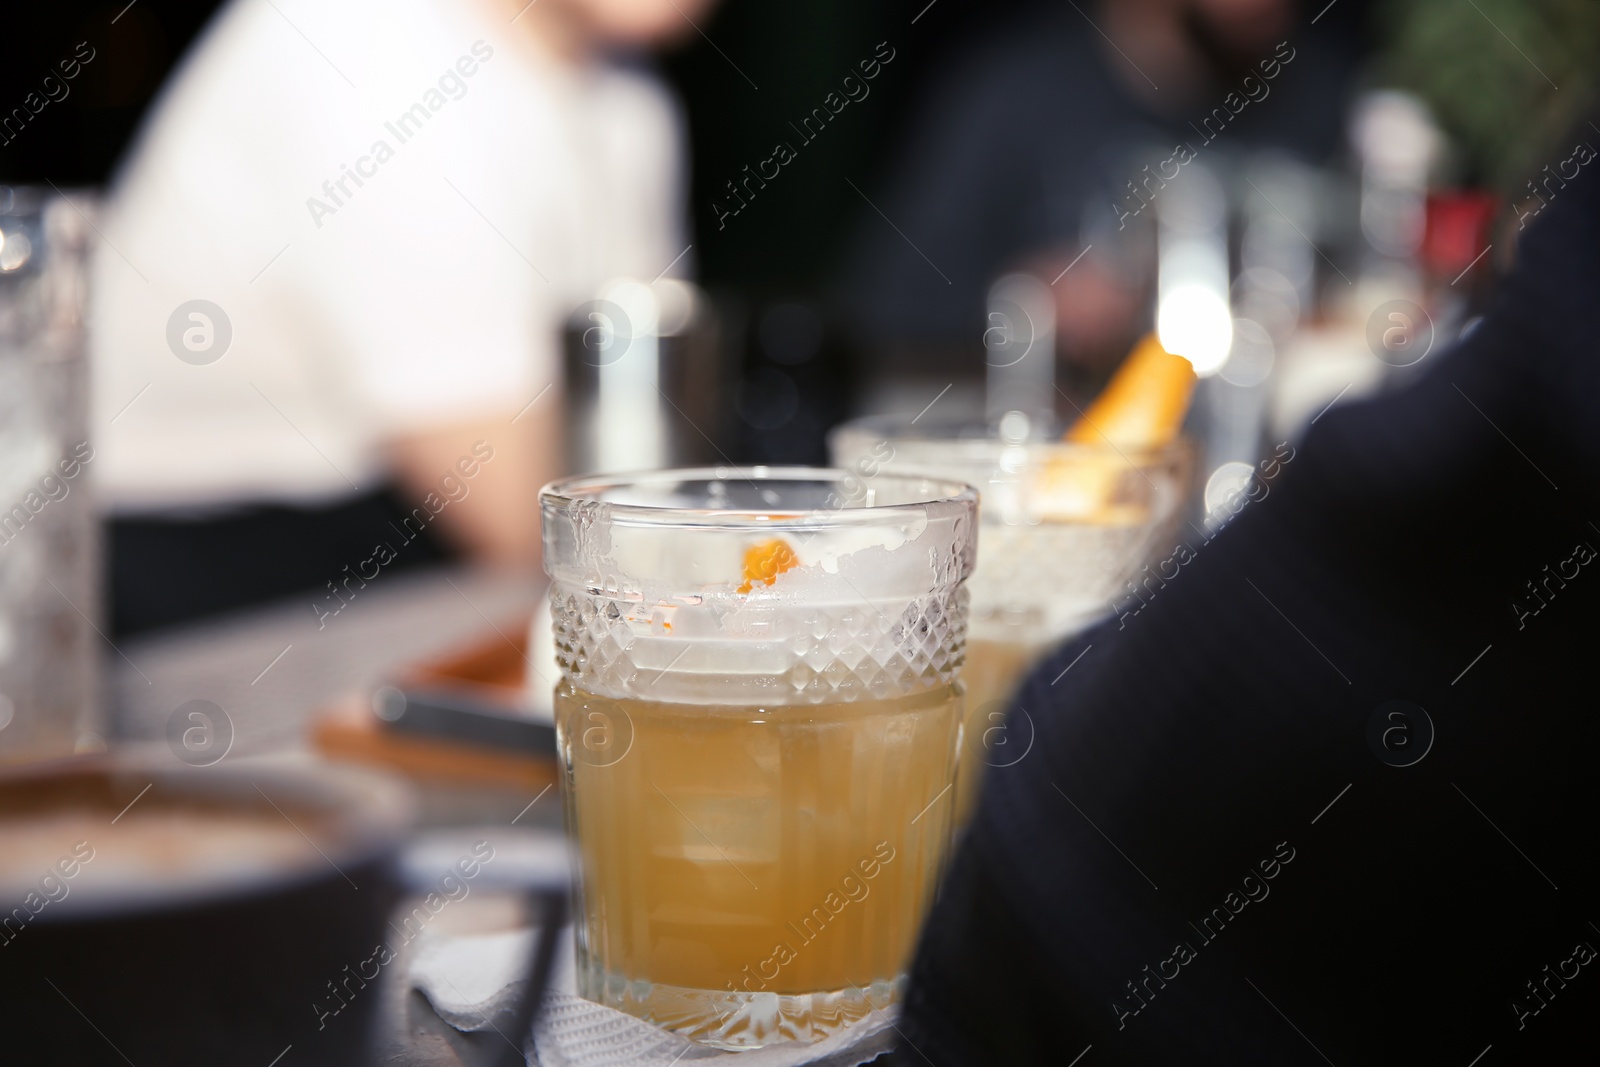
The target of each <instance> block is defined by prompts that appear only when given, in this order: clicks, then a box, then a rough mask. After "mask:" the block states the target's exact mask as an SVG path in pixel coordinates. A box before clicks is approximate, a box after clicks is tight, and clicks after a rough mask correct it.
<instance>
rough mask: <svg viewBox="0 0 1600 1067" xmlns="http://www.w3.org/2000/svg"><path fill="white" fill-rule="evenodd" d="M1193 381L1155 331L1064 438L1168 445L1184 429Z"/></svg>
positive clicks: (1127, 444)
mask: <svg viewBox="0 0 1600 1067" xmlns="http://www.w3.org/2000/svg"><path fill="white" fill-rule="evenodd" d="M1194 383H1195V373H1194V367H1193V366H1191V365H1190V363H1189V361H1188V360H1187V359H1184V358H1183V357H1182V356H1175V355H1173V354H1172V353H1171V352H1168V351H1167V350H1166V349H1165V348H1163V347H1161V342H1160V341H1158V340H1157V339H1156V335H1155V334H1153V333H1152V334H1150V335H1149V336H1147V337H1145V338H1144V340H1142V341H1140V342H1139V343H1138V344H1137V345H1135V346H1134V349H1133V351H1132V352H1130V353H1129V354H1128V358H1127V359H1125V360H1123V361H1122V366H1121V367H1119V368H1118V369H1117V373H1116V374H1114V375H1112V377H1111V381H1110V382H1109V383H1107V384H1106V387H1105V389H1104V390H1103V391H1102V392H1101V394H1100V396H1099V397H1098V398H1097V399H1096V400H1095V402H1094V403H1093V404H1090V405H1089V410H1088V411H1086V412H1085V413H1084V415H1083V417H1082V418H1081V419H1079V420H1078V421H1077V422H1076V423H1074V424H1073V426H1072V428H1071V429H1069V430H1068V431H1067V434H1066V440H1068V441H1070V442H1074V443H1077V444H1090V445H1093V444H1111V445H1114V446H1116V447H1119V448H1156V447H1159V446H1161V445H1165V444H1168V443H1170V442H1171V441H1172V439H1173V438H1175V437H1177V436H1178V429H1179V427H1181V426H1182V425H1183V416H1184V414H1185V413H1186V412H1187V411H1188V410H1189V397H1190V395H1191V394H1192V393H1193V392H1194Z"/></svg>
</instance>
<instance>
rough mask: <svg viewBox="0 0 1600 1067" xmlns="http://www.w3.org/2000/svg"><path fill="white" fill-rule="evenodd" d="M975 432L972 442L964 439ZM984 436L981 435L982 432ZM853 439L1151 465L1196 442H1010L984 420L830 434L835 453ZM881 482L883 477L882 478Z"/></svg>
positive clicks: (908, 423)
mask: <svg viewBox="0 0 1600 1067" xmlns="http://www.w3.org/2000/svg"><path fill="white" fill-rule="evenodd" d="M966 431H973V432H972V434H971V435H970V436H962V434H963V433H965V432H966ZM980 431H981V432H980ZM848 434H860V435H869V436H871V437H873V438H874V439H877V440H882V441H887V442H889V443H890V444H894V445H905V446H907V447H908V448H920V447H927V448H938V449H946V450H949V449H961V450H965V451H969V452H972V453H979V452H986V451H994V452H999V451H1000V450H1002V449H1009V448H1020V449H1022V450H1023V451H1024V452H1026V453H1028V454H1029V455H1030V456H1039V457H1044V456H1060V457H1068V456H1087V455H1096V454H1106V455H1110V454H1115V455H1119V456H1122V457H1123V458H1124V459H1131V458H1134V457H1137V458H1138V459H1141V460H1145V461H1147V462H1151V463H1160V462H1163V461H1165V460H1176V459H1179V458H1182V457H1183V456H1185V455H1187V454H1188V453H1189V452H1190V451H1191V450H1192V449H1193V448H1194V442H1193V440H1192V439H1191V438H1190V437H1188V436H1187V435H1185V434H1183V433H1179V434H1177V435H1176V436H1174V437H1173V438H1172V440H1170V441H1168V442H1166V443H1165V444H1159V445H1119V444H1116V443H1114V442H1111V441H1067V440H1064V439H1063V438H1061V437H1045V438H1028V439H1026V440H1022V441H1007V440H1004V439H1003V438H1001V437H1000V436H999V435H998V434H997V433H996V432H995V429H994V427H993V426H992V425H991V424H989V423H987V422H985V421H984V420H982V419H972V418H968V419H959V418H944V419H932V420H928V421H925V422H922V421H916V422H915V425H914V420H911V419H908V418H907V417H906V416H904V415H898V414H889V415H883V414H880V415H865V416H862V417H860V418H855V419H850V420H849V421H847V422H842V423H839V424H838V425H836V426H834V427H833V428H832V429H830V430H829V431H828V433H827V440H828V446H829V450H830V451H834V450H836V448H837V442H838V440H839V439H840V438H841V437H842V436H844V435H848ZM880 476H881V475H880Z"/></svg>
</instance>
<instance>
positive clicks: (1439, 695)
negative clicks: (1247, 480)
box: [901, 174, 1600, 1067]
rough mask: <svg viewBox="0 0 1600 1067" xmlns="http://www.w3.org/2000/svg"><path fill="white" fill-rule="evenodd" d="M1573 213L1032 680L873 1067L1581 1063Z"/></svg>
mask: <svg viewBox="0 0 1600 1067" xmlns="http://www.w3.org/2000/svg"><path fill="white" fill-rule="evenodd" d="M1597 191H1600V182H1597V181H1596V180H1595V179H1594V176H1593V175H1591V174H1585V175H1583V176H1581V177H1580V179H1578V180H1577V181H1574V182H1572V183H1570V184H1569V187H1568V189H1567V190H1565V191H1564V192H1563V194H1562V197H1561V199H1560V200H1558V201H1556V202H1555V203H1553V204H1552V205H1551V206H1550V207H1549V208H1548V209H1547V210H1546V211H1545V213H1544V217H1542V218H1541V219H1540V220H1539V221H1538V223H1537V224H1536V226H1535V228H1534V229H1533V230H1531V231H1530V232H1529V234H1528V235H1527V238H1526V240H1525V241H1524V242H1523V244H1522V247H1521V249H1520V252H1519V254H1520V263H1519V265H1518V266H1517V268H1516V269H1515V271H1514V272H1513V274H1512V275H1511V277H1510V278H1508V280H1507V282H1506V283H1505V284H1504V285H1503V286H1502V290H1501V293H1500V295H1499V297H1498V299H1497V301H1496V302H1495V303H1494V305H1493V306H1492V308H1491V310H1490V312H1489V314H1488V315H1487V316H1486V317H1485V319H1484V321H1483V322H1482V323H1481V324H1480V325H1479V326H1478V328H1477V329H1476V330H1475V331H1474V332H1472V333H1471V335H1470V336H1469V337H1468V338H1467V339H1466V340H1464V341H1462V342H1460V343H1459V344H1457V345H1455V346H1454V347H1453V348H1451V349H1449V350H1447V351H1440V352H1436V353H1434V354H1433V355H1431V356H1430V357H1429V361H1430V363H1431V365H1430V366H1427V369H1426V372H1425V373H1424V374H1423V375H1422V376H1421V377H1420V379H1419V380H1417V381H1415V382H1414V383H1413V384H1411V385H1410V386H1409V387H1407V388H1405V389H1402V390H1398V391H1395V392H1392V393H1388V394H1385V395H1383V396H1381V397H1379V398H1376V399H1374V400H1371V401H1368V402H1364V403H1360V404H1351V405H1349V406H1347V407H1344V408H1337V409H1335V410H1333V411H1331V412H1329V413H1328V414H1327V415H1326V416H1324V417H1323V418H1322V419H1320V420H1319V421H1318V423H1317V424H1316V425H1315V426H1314V427H1312V430H1311V432H1310V433H1309V434H1308V435H1307V437H1306V439H1305V440H1304V441H1303V442H1302V443H1301V444H1300V445H1299V446H1298V448H1297V450H1296V451H1295V452H1294V453H1293V456H1292V458H1289V459H1287V461H1286V462H1283V463H1282V465H1281V470H1280V471H1279V472H1278V475H1277V477H1275V478H1272V479H1271V480H1270V481H1267V482H1264V483H1263V485H1264V486H1265V496H1260V495H1259V493H1258V499H1256V500H1255V501H1253V502H1251V503H1250V504H1249V505H1248V506H1247V507H1246V508H1245V509H1244V511H1243V513H1242V514H1241V515H1240V516H1239V517H1238V518H1237V519H1235V520H1234V521H1233V523H1232V524H1231V525H1230V526H1229V527H1228V528H1227V529H1225V530H1224V531H1223V532H1222V533H1221V534H1220V535H1218V536H1216V537H1215V538H1214V539H1212V540H1210V541H1209V542H1208V541H1206V540H1205V538H1204V536H1203V535H1202V534H1200V533H1199V532H1198V531H1195V530H1190V531H1189V533H1188V535H1187V536H1186V537H1185V538H1184V541H1183V542H1182V544H1181V546H1180V545H1174V546H1173V551H1172V552H1171V553H1170V554H1169V557H1170V558H1173V559H1179V558H1180V557H1181V562H1177V563H1175V564H1171V565H1169V566H1167V567H1165V568H1162V569H1161V571H1160V575H1158V577H1157V580H1155V581H1152V582H1151V583H1150V584H1149V585H1148V586H1145V587H1144V588H1143V592H1144V598H1145V600H1146V601H1147V606H1145V607H1143V608H1142V609H1141V610H1140V611H1139V612H1138V613H1137V614H1132V613H1129V614H1126V615H1124V616H1122V617H1121V618H1118V619H1113V620H1111V621H1110V622H1108V623H1106V624H1104V625H1102V626H1101V627H1099V628H1098V629H1096V630H1095V631H1093V632H1091V633H1089V634H1086V635H1084V636H1083V637H1082V638H1080V639H1078V640H1076V641H1075V642H1073V643H1072V644H1071V647H1068V648H1064V649H1062V650H1060V651H1059V652H1058V653H1057V654H1056V655H1055V656H1054V657H1052V659H1051V660H1050V661H1049V662H1047V663H1046V664H1044V665H1043V666H1042V667H1041V668H1040V669H1039V670H1038V671H1037V672H1036V673H1035V674H1033V675H1032V677H1031V678H1030V679H1029V681H1028V682H1027V683H1026V685H1025V686H1024V688H1023V690H1022V692H1021V693H1020V694H1019V696H1018V699H1017V701H1016V706H1015V707H1014V709H1013V712H1012V723H1011V728H1012V729H1013V730H1014V731H1016V730H1024V731H1026V730H1032V731H1033V732H1034V733H1035V743H1034V747H1033V749H1032V750H1031V752H1030V754H1029V756H1028V757H1027V758H1025V759H1024V760H1022V761H1021V762H1020V763H1018V764H1016V765H1015V766H1013V767H1010V768H1005V769H994V770H991V771H990V773H989V776H988V778H987V780H986V783H985V788H984V793H983V798H982V802H981V805H980V810H979V813H978V815H977V818H976V820H975V822H974V824H973V825H972V827H971V828H970V830H969V831H968V832H967V834H966V835H965V837H964V840H963V842H962V844H961V846H960V848H959V850H958V853H957V856H956V858H955V860H954V862H953V868H952V871H951V874H950V876H949V879H948V882H947V885H946V888H945V891H944V893H943V895H942V896H941V899H940V901H939V903H938V905H937V906H936V909H935V911H934V913H933V915H932V917H931V919H930V922H929V924H928V926H927V928H926V931H925V933H924V938H923V942H922V945H921V947H920V949H919V953H918V957H917V960H916V963H915V965H914V968H913V974H912V982H911V988H910V992H909V994H908V1000H907V1005H906V1013H905V1014H906V1017H905V1020H904V1022H903V1024H902V1028H903V1030H904V1033H905V1036H906V1038H907V1045H909V1046H914V1047H915V1048H916V1049H917V1050H919V1051H918V1052H917V1053H916V1054H912V1053H909V1052H908V1051H907V1050H906V1048H904V1047H903V1048H902V1050H901V1058H902V1060H903V1061H904V1062H922V1061H921V1059H919V1058H918V1057H919V1056H922V1057H927V1058H929V1059H931V1061H932V1062H934V1063H937V1064H939V1065H940V1067H946V1065H959V1064H969V1063H970V1064H978V1063H990V1062H1000V1061H1002V1060H1003V1061H1004V1062H1008V1063H1026V1062H1040V1063H1043V1062H1050V1063H1063V1064H1064V1063H1068V1062H1070V1061H1071V1060H1072V1058H1073V1057H1074V1056H1076V1055H1078V1054H1079V1053H1080V1052H1081V1051H1083V1050H1085V1049H1092V1050H1091V1051H1089V1052H1088V1053H1087V1054H1086V1055H1085V1058H1084V1060H1083V1061H1082V1063H1083V1067H1094V1065H1096V1064H1104V1063H1108V1062H1109V1063H1139V1064H1163V1063H1179V1062H1182V1063H1187V1064H1193V1063H1218V1064H1222V1063H1227V1064H1254V1063H1262V1064H1266V1063H1273V1064H1285V1063H1307V1064H1321V1063H1334V1064H1339V1065H1341V1067H1343V1065H1345V1064H1386V1063H1396V1064H1399V1063H1415V1062H1423V1061H1426V1062H1442V1063H1459V1064H1462V1065H1463V1067H1464V1065H1466V1064H1468V1063H1470V1062H1472V1061H1473V1059H1474V1057H1475V1056H1477V1055H1479V1054H1480V1053H1481V1052H1482V1051H1483V1050H1484V1049H1485V1048H1486V1047H1488V1046H1491V1045H1492V1046H1493V1047H1494V1049H1495V1052H1494V1055H1495V1056H1496V1057H1497V1058H1498V1057H1500V1056H1502V1055H1504V1056H1506V1057H1507V1059H1504V1060H1498V1062H1508V1061H1509V1062H1539V1061H1541V1060H1548V1059H1551V1058H1553V1057H1554V1054H1555V1053H1556V1052H1557V1051H1560V1050H1563V1049H1565V1048H1567V1047H1569V1045H1570V1043H1571V1042H1572V1041H1573V1040H1576V1039H1577V1038H1578V1037H1580V1036H1582V1037H1583V1040H1590V1039H1589V1038H1588V1037H1587V1036H1584V1034H1585V1028H1586V1027H1587V1025H1588V1023H1589V1021H1590V1020H1592V1019H1593V1018H1594V1017H1595V1011H1596V1008H1597V1007H1600V974H1595V975H1592V976H1591V975H1589V974H1588V971H1589V970H1593V969H1594V968H1591V967H1589V966H1588V965H1587V963H1586V962H1585V961H1586V960H1587V959H1589V958H1592V957H1593V951H1592V949H1589V948H1587V947H1586V946H1590V945H1600V928H1596V927H1595V926H1593V925H1591V923H1590V919H1591V918H1592V919H1595V920H1597V921H1600V913H1597V908H1596V906H1595V904H1594V903H1593V902H1594V901H1595V900H1596V890H1597V889H1600V879H1597V871H1596V861H1595V858H1594V849H1593V847H1592V841H1593V839H1594V831H1595V828H1596V815H1597V814H1600V803H1597V800H1600V790H1597V787H1596V776H1595V773H1594V769H1593V761H1594V758H1595V757H1594V754H1595V752H1596V744H1595V742H1596V741H1597V740H1600V737H1597V734H1600V728H1597V720H1596V716H1595V714H1594V710H1593V709H1594V698H1593V691H1594V689H1593V686H1594V683H1593V681H1592V673H1591V672H1592V665H1593V660H1594V658H1595V654H1594V651H1593V646H1594V638H1595V637H1596V636H1597V634H1600V628H1597V627H1596V626H1595V625H1594V624H1593V622H1592V620H1593V618H1594V617H1595V616H1594V612H1595V608H1596V606H1597V604H1600V567H1591V566H1590V562H1591V561H1592V560H1594V558H1595V552H1594V548H1593V547H1590V546H1600V527H1597V526H1596V525H1595V523H1596V522H1600V508H1597V507H1596V504H1597V500H1596V497H1597V495H1600V494H1597V488H1600V485H1597V478H1596V472H1597V471H1600V433H1597V429H1596V428H1597V426H1600V373H1597V364H1596V360H1595V347H1596V345H1595V340H1594V338H1595V336H1596V330H1595V326H1596V325H1597V324H1596V322H1595V318H1596V314H1595V307H1596V301H1595V298H1596V293H1597V291H1600V196H1597ZM1180 547H1181V548H1182V549H1183V551H1179V549H1180ZM1174 571H1175V572H1176V573H1174ZM1151 573H1152V574H1155V573H1156V570H1155V569H1154V568H1152V571H1151ZM1162 576H1165V577H1162ZM1085 649H1087V651H1085ZM1080 652H1082V653H1083V658H1082V659H1081V660H1079V661H1078V662H1077V663H1076V665H1075V666H1073V667H1072V669H1071V670H1069V671H1067V672H1066V673H1065V674H1064V675H1063V674H1062V671H1063V669H1064V668H1066V667H1067V666H1068V664H1069V663H1072V662H1073V659H1074V657H1076V656H1077V655H1078V654H1079V653H1080ZM1057 679H1058V680H1057ZM1408 746H1409V747H1408ZM1530 983H1531V985H1530ZM1572 1047H1576V1046H1572Z"/></svg>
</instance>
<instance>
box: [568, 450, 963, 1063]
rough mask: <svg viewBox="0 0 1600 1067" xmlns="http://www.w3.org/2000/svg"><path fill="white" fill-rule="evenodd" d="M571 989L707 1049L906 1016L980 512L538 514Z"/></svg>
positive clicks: (666, 505)
mask: <svg viewBox="0 0 1600 1067" xmlns="http://www.w3.org/2000/svg"><path fill="white" fill-rule="evenodd" d="M542 505H543V517H544V544H545V566H546V569H547V570H548V571H549V573H550V576H551V579H552V585H551V611H552V617H553V622H554V632H555V641H556V650H557V658H558V660H559V662H560V665H561V670H562V680H561V682H560V684H559V687H558V689H557V694H556V725H557V734H558V745H559V750H560V757H561V762H562V772H563V789H564V791H565V800H566V811H567V819H568V824H569V825H568V828H569V832H570V833H571V836H572V838H573V840H574V841H575V843H576V847H577V849H578V852H579V854H580V860H581V868H582V873H581V875H580V882H579V886H578V898H579V908H580V912H579V920H578V960H577V969H578V984H579V991H580V992H581V993H582V994H583V995H584V996H586V997H588V998H589V999H591V1000H595V1001H598V1002H599V1003H602V1004H606V1005H609V1006H611V1007H615V1008H618V1009H621V1010H623V1011H627V1012H630V1013H632V1014H634V1015H638V1016H640V1017H642V1018H645V1019H648V1020H650V1021H652V1022H655V1023H657V1024H659V1025H662V1026H665V1027H667V1028H669V1029H672V1030H675V1031H677V1032H679V1033H681V1034H683V1035H685V1036H687V1037H690V1038H692V1039H693V1040H696V1041H699V1042H701V1043H703V1044H707V1045H713V1046H717V1047H722V1048H754V1047H759V1046H761V1045H764V1044H768V1043H771V1042H774V1041H781V1040H800V1041H811V1040H816V1039H819V1038H821V1037H824V1036H826V1035H828V1034H830V1033H833V1032H835V1031H837V1030H839V1029H841V1028H843V1027H844V1026H846V1025H848V1024H850V1023H851V1022H854V1021H856V1020H858V1019H861V1018H863V1017H864V1016H866V1015H867V1014H868V1013H870V1012H872V1011H873V1010H874V1009H881V1008H884V1007H886V1006H887V1005H888V1004H890V1003H893V1002H894V1001H895V1000H897V999H898V996H899V994H900V991H901V988H902V986H903V983H904V969H905V966H906V963H907V960H908V957H909V955H910V952H911V950H912V947H913V945H914V941H915V937H916V933H917V929H918V927H919V925H920V924H921V921H922V918H923V916H924V915H925V913H926V910H927V907H928V905H929V903H930V900H931V897H932V892H933V888H934V884H935V879H936V877H937V874H938V871H939V868H940V865H941V862H942V860H943V858H944V851H945V847H946V845H947V843H948V841H949V837H950V826H951V813H952V810H953V803H954V796H953V795H952V794H953V781H954V775H955V771H956V765H957V753H958V746H959V742H960V736H961V724H962V697H961V692H962V691H961V686H960V682H959V677H958V675H959V669H960V666H961V663H962V657H963V654H964V649H965V643H966V621H967V594H966V589H965V584H964V583H965V581H966V578H967V576H968V574H969V573H970V572H971V570H972V564H973V559H974V554H975V535H976V518H977V496H976V493H975V492H974V491H973V490H972V489H971V488H969V487H967V486H965V485H962V484H960V483H959V482H950V481H938V480H929V479H926V478H922V477H906V476H897V475H895V476H891V475H883V476H879V477H875V478H871V479H858V478H853V477H850V476H847V475H844V474H842V473H841V472H837V471H825V470H811V469H766V468H753V469H749V470H737V469H730V468H718V469H715V470H712V469H703V470H684V471H662V472H654V473H649V474H641V475H626V476H617V477H604V476H601V477H593V478H576V479H569V480H566V481H562V482H558V483H555V484H553V485H551V486H549V487H547V488H546V489H545V490H544V492H543V494H542Z"/></svg>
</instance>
